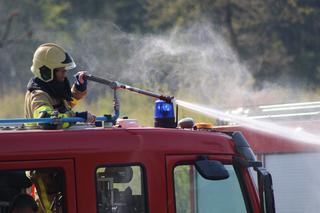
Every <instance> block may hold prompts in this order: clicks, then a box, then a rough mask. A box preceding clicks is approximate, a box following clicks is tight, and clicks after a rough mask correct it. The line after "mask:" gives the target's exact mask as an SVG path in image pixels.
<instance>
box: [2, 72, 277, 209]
mask: <svg viewBox="0 0 320 213" xmlns="http://www.w3.org/2000/svg"><path fill="white" fill-rule="evenodd" d="M89 77H90V76H89ZM91 79H93V80H96V81H100V82H103V83H105V84H109V85H112V87H113V89H114V91H115V113H114V115H113V116H109V115H105V116H102V117H97V122H96V124H95V125H89V126H88V125H84V124H82V125H81V124H79V125H73V126H72V127H70V128H68V129H56V130H45V129H40V128H31V129H29V128H27V127H25V126H24V125H18V126H15V127H8V125H9V124H22V123H28V122H29V123H30V122H34V123H38V124H39V126H40V127H41V125H40V124H41V123H61V122H70V123H74V124H75V123H76V122H79V121H83V120H81V118H39V119H2V120H0V124H1V125H2V128H1V130H0V208H1V209H0V212H8V211H9V210H8V208H10V205H11V204H12V199H14V198H15V197H16V196H18V195H19V194H20V193H27V194H30V195H31V196H32V197H33V198H34V199H35V200H36V201H37V203H38V205H39V208H40V212H68V213H74V212H78V213H88V212H98V213H145V212H150V213H164V212H168V213H174V212H176V213H185V212H190V213H195V212H199V213H200V212H201V213H206V212H268V213H269V212H275V207H274V206H275V205H274V197H273V188H272V178H271V175H270V173H269V172H268V171H267V170H266V169H264V168H263V167H262V164H261V162H260V161H257V160H256V157H255V155H254V153H253V151H252V149H251V147H250V146H249V143H248V142H247V141H246V139H245V137H244V136H243V135H242V134H241V132H239V131H215V130H214V129H213V128H212V126H210V125H208V124H201V123H198V124H194V123H193V121H192V120H191V119H182V120H180V121H179V122H177V115H175V113H174V107H173V103H172V97H168V96H163V95H157V94H154V93H151V92H147V91H143V90H140V89H137V88H133V87H129V86H127V85H123V84H119V83H118V82H111V83H112V84H110V81H106V80H105V79H99V78H94V77H93V76H91ZM119 88H122V89H129V90H131V91H135V92H139V93H142V94H147V95H149V96H152V97H156V98H158V100H156V102H155V116H154V118H155V125H154V127H141V126H139V125H138V123H137V121H135V120H133V119H128V118H124V119H119V118H118V115H119V103H118V101H117V95H116V90H117V89H119ZM176 114H177V111H176ZM175 116H176V117H175ZM6 125H7V126H6ZM177 126H179V127H177Z"/></svg>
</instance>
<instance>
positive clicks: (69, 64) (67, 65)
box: [62, 53, 76, 70]
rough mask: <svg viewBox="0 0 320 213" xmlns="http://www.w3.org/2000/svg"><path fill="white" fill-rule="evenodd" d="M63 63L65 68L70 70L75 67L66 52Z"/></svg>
mask: <svg viewBox="0 0 320 213" xmlns="http://www.w3.org/2000/svg"><path fill="white" fill-rule="evenodd" d="M62 64H63V65H65V69H66V70H70V69H73V68H75V67H76V64H75V63H74V60H73V58H72V57H71V55H69V54H68V53H65V60H64V61H63V62H62Z"/></svg>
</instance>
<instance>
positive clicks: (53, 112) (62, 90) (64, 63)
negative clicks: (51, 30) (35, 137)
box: [24, 43, 96, 129]
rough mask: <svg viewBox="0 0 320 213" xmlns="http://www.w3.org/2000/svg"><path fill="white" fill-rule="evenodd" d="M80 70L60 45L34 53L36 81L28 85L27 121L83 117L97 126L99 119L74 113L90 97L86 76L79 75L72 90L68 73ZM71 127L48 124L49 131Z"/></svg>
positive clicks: (49, 46)
mask: <svg viewBox="0 0 320 213" xmlns="http://www.w3.org/2000/svg"><path fill="white" fill-rule="evenodd" d="M75 67H76V64H75V63H74V61H73V58H72V57H71V56H70V55H69V54H68V53H67V52H66V51H65V50H64V49H63V48H62V47H61V46H59V45H57V44H54V43H45V44H42V45H40V46H39V47H38V48H37V50H36V51H35V53H34V56H33V64H32V66H31V72H32V73H33V75H34V77H33V78H31V80H30V81H29V83H28V86H27V93H26V96H25V108H24V113H25V117H26V118H43V117H74V116H76V117H82V118H84V119H85V121H86V122H87V123H94V122H95V119H96V117H95V115H93V114H91V113H89V112H73V111H72V108H73V107H74V106H75V105H76V104H77V102H78V100H80V99H82V98H83V97H84V96H85V95H86V93H87V91H86V90H87V80H86V79H85V74H86V73H85V72H84V71H80V72H78V73H77V74H76V75H75V78H76V79H75V83H74V84H73V86H72V87H70V83H69V80H68V78H67V77H66V71H67V70H70V69H73V68H75ZM69 126H70V124H69V123H63V124H60V125H54V124H44V125H43V127H44V128H45V129H56V128H67V127H69Z"/></svg>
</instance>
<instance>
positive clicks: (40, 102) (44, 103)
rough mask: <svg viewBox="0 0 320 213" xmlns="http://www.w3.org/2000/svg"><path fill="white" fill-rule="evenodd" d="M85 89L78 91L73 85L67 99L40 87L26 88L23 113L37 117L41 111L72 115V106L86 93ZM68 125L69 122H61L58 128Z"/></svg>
mask: <svg viewBox="0 0 320 213" xmlns="http://www.w3.org/2000/svg"><path fill="white" fill-rule="evenodd" d="M86 93H87V92H86V90H84V91H79V90H78V89H77V88H76V86H75V85H73V86H72V88H71V98H70V99H69V100H66V99H62V98H60V99H59V98H54V97H52V96H50V95H49V94H48V93H47V92H45V91H43V90H41V89H34V90H31V91H30V90H28V91H27V93H26V95H25V104H24V114H25V117H26V118H39V117H41V113H43V112H46V113H47V114H49V115H50V114H53V112H55V111H57V112H58V113H59V114H58V117H73V116H75V112H73V111H72V108H73V107H74V106H75V105H76V104H77V102H78V100H80V99H82V98H83V97H84V96H85V95H86ZM67 127H69V123H63V124H62V126H60V128H67Z"/></svg>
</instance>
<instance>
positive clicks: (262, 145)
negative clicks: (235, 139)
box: [215, 126, 320, 154]
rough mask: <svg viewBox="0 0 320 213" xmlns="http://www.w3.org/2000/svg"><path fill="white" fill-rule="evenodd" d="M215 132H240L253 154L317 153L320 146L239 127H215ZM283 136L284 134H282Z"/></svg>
mask: <svg viewBox="0 0 320 213" xmlns="http://www.w3.org/2000/svg"><path fill="white" fill-rule="evenodd" d="M215 129H216V130H217V131H241V132H242V133H243V135H244V136H245V138H246V139H247V141H248V142H249V144H250V146H251V148H252V149H253V151H254V152H255V154H263V153H295V152H319V151H320V145H316V144H308V143H303V142H299V141H294V140H291V139H288V138H286V137H284V136H278V135H273V134H269V133H265V132H261V131H258V130H253V129H249V128H244V127H240V126H230V127H217V128H215ZM284 134H285V133H284Z"/></svg>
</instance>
